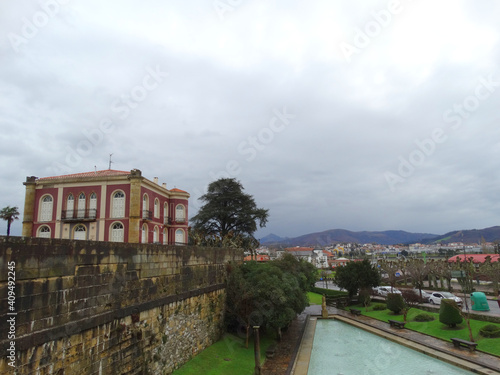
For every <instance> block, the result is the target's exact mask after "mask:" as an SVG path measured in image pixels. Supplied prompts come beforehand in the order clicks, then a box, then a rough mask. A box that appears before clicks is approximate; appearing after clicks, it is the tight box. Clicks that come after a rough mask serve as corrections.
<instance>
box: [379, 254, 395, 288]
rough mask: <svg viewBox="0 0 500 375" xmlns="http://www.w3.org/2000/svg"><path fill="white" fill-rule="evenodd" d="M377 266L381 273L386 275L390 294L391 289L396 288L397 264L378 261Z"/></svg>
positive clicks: (383, 260) (385, 260) (382, 260)
mask: <svg viewBox="0 0 500 375" xmlns="http://www.w3.org/2000/svg"><path fill="white" fill-rule="evenodd" d="M378 264H379V266H380V269H381V270H382V272H384V273H386V274H387V279H388V281H389V285H390V286H391V292H392V289H393V288H394V287H396V281H397V276H396V273H397V272H398V270H399V262H393V261H390V260H387V259H379V261H378Z"/></svg>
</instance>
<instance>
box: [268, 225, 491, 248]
mask: <svg viewBox="0 0 500 375" xmlns="http://www.w3.org/2000/svg"><path fill="white" fill-rule="evenodd" d="M497 240H500V226H495V227H490V228H485V229H468V230H457V231H452V232H448V233H446V234H443V235H438V234H431V233H410V232H405V231H402V230H387V231H379V232H370V231H362V232H353V231H349V230H345V229H330V230H326V231H323V232H316V233H310V234H304V235H301V236H298V237H293V238H289V237H287V238H282V237H280V236H277V235H275V234H269V235H267V236H265V237H263V238H261V239H260V243H261V244H262V245H284V246H316V245H319V246H328V245H333V244H336V243H342V242H350V243H359V244H364V243H377V244H380V245H394V244H410V243H417V242H420V243H424V244H432V243H440V242H442V243H449V242H465V243H477V244H480V243H481V242H484V241H486V242H494V241H497Z"/></svg>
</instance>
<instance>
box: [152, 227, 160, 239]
mask: <svg viewBox="0 0 500 375" xmlns="http://www.w3.org/2000/svg"><path fill="white" fill-rule="evenodd" d="M159 238H160V230H159V229H158V227H157V226H155V229H154V231H153V242H154V243H158V242H160V241H159Z"/></svg>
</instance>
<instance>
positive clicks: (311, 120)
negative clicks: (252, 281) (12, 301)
mask: <svg viewBox="0 0 500 375" xmlns="http://www.w3.org/2000/svg"><path fill="white" fill-rule="evenodd" d="M499 14H500V3H499V2H498V1H495V0H483V1H481V4H480V5H479V4H478V2H477V1H472V0H470V1H457V0H444V1H438V2H436V1H425V0H419V1H417V0H414V1H409V0H401V1H355V2H354V1H350V0H343V1H326V0H325V1H290V0H287V1H285V0H277V1H269V0H252V1H250V0H220V1H219V0H215V1H214V0H190V1H181V0H178V1H175V0H173V1H160V0H148V1H138V0H136V1H123V0H122V1H97V0H86V1H77V0H64V1H63V0H59V1H57V0H39V1H22V2H21V1H3V2H2V3H1V4H0V35H1V39H0V56H1V57H0V59H1V60H0V93H1V95H0V127H1V138H0V153H1V166H2V173H1V174H0V207H5V206H7V205H10V206H13V205H14V206H18V207H19V209H20V212H21V214H22V212H23V211H22V210H23V206H24V193H25V189H24V186H23V184H22V183H23V182H24V181H25V180H26V176H32V175H34V176H37V177H46V176H54V175H60V174H67V173H79V172H85V171H92V170H94V169H95V168H97V169H98V170H101V169H107V168H108V161H109V154H113V156H112V161H113V164H112V169H118V170H131V169H133V168H138V169H140V170H142V172H143V176H145V177H146V178H149V179H151V180H152V179H153V177H155V176H158V177H159V179H160V182H167V185H168V188H173V187H177V188H180V189H183V190H186V191H188V192H189V193H191V198H190V216H193V215H194V214H195V213H196V207H197V206H198V204H199V202H198V201H197V198H198V197H199V196H200V195H201V194H202V193H203V192H204V191H205V190H206V187H207V185H208V184H209V183H210V182H211V181H214V180H215V179H218V178H220V177H235V178H236V179H238V180H239V181H240V182H241V183H242V184H243V186H244V187H245V191H246V192H247V193H248V194H251V195H253V197H254V198H255V200H256V203H257V205H258V206H259V207H261V208H267V209H269V222H268V225H267V227H266V228H264V229H261V230H259V231H258V233H257V237H258V238H260V237H263V236H265V235H267V234H269V233H275V234H277V235H280V236H289V237H294V236H298V235H302V234H306V233H310V232H316V231H323V230H327V229H334V228H342V229H348V230H354V231H358V230H389V229H402V230H406V231H410V232H427V233H436V234H442V233H445V232H447V231H451V230H458V229H473V228H478V229H479V228H485V227H489V226H494V225H500V173H499V160H500V143H499V139H500V110H499V109H500V105H499V104H500V69H499V62H500V22H499V20H498V15H499ZM21 216H22V215H21ZM21 221H22V217H21V218H20V220H18V221H17V222H16V223H15V224H14V226H13V230H12V233H13V234H14V235H20V233H21ZM0 225H2V228H0V233H2V234H4V233H5V228H3V226H4V225H5V223H4V224H0Z"/></svg>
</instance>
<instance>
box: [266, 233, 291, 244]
mask: <svg viewBox="0 0 500 375" xmlns="http://www.w3.org/2000/svg"><path fill="white" fill-rule="evenodd" d="M285 240H286V238H283V237H280V236H277V235H275V234H273V233H271V234H268V235H267V236H265V237H262V238H261V239H260V243H261V244H271V243H280V242H282V241H285Z"/></svg>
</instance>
